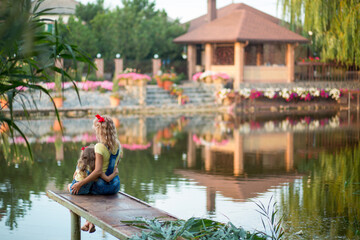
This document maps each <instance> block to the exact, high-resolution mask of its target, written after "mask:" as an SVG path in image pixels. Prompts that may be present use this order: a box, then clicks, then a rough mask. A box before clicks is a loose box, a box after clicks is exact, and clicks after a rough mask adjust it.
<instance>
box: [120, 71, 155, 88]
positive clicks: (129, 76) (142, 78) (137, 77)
mask: <svg viewBox="0 0 360 240" xmlns="http://www.w3.org/2000/svg"><path fill="white" fill-rule="evenodd" d="M117 78H118V79H119V84H120V85H135V84H139V83H140V84H142V83H146V82H148V81H150V80H151V78H150V77H149V76H148V75H146V74H141V73H136V72H130V73H122V74H119V75H118V76H117Z"/></svg>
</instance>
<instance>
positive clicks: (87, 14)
mask: <svg viewBox="0 0 360 240" xmlns="http://www.w3.org/2000/svg"><path fill="white" fill-rule="evenodd" d="M103 12H105V9H104V0H97V1H96V3H88V4H86V5H85V4H82V3H79V4H78V5H76V9H75V13H76V16H78V17H79V19H80V20H81V21H84V22H86V23H89V22H90V21H91V20H93V19H94V18H95V16H96V15H97V14H99V13H103Z"/></svg>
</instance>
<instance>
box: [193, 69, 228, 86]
mask: <svg viewBox="0 0 360 240" xmlns="http://www.w3.org/2000/svg"><path fill="white" fill-rule="evenodd" d="M229 78H230V77H229V75H227V74H226V73H221V72H212V71H205V72H198V73H195V74H194V75H193V77H192V80H193V81H195V82H205V83H221V84H223V83H224V82H225V81H226V80H228V79H229Z"/></svg>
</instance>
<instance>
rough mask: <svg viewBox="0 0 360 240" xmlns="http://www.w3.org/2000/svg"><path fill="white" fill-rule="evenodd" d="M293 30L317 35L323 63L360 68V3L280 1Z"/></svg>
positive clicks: (315, 43) (315, 40)
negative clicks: (335, 63)
mask: <svg viewBox="0 0 360 240" xmlns="http://www.w3.org/2000/svg"><path fill="white" fill-rule="evenodd" d="M278 4H280V5H281V6H282V12H283V18H284V19H285V20H287V21H289V22H290V25H291V28H292V29H295V27H296V26H301V25H303V29H304V32H306V34H305V35H306V36H309V35H307V33H308V31H311V32H312V33H313V35H312V39H313V44H314V45H315V49H318V50H319V51H320V53H321V59H322V60H324V61H326V60H335V61H336V62H340V63H343V64H347V65H356V66H360V41H359V39H360V1H359V0H351V1H349V0H337V1H328V0H319V1H313V0H278Z"/></svg>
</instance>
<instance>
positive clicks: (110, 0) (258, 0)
mask: <svg viewBox="0 0 360 240" xmlns="http://www.w3.org/2000/svg"><path fill="white" fill-rule="evenodd" d="M77 1H79V2H81V3H83V4H86V3H88V2H92V3H93V2H96V0H77ZM232 2H234V3H240V2H241V3H245V4H247V5H249V6H251V7H254V8H256V9H258V10H260V11H263V12H265V13H268V14H270V15H272V16H274V17H278V18H281V12H279V11H277V8H276V3H277V0H217V2H216V7H217V8H221V7H224V6H226V5H228V4H231V3H232ZM155 4H156V8H157V9H165V11H166V12H167V14H168V16H169V17H170V18H173V19H176V18H178V19H180V22H182V23H184V22H187V21H189V20H191V19H194V18H196V17H199V16H201V15H204V14H206V12H207V0H155ZM116 6H121V0H105V7H110V8H113V7H116Z"/></svg>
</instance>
